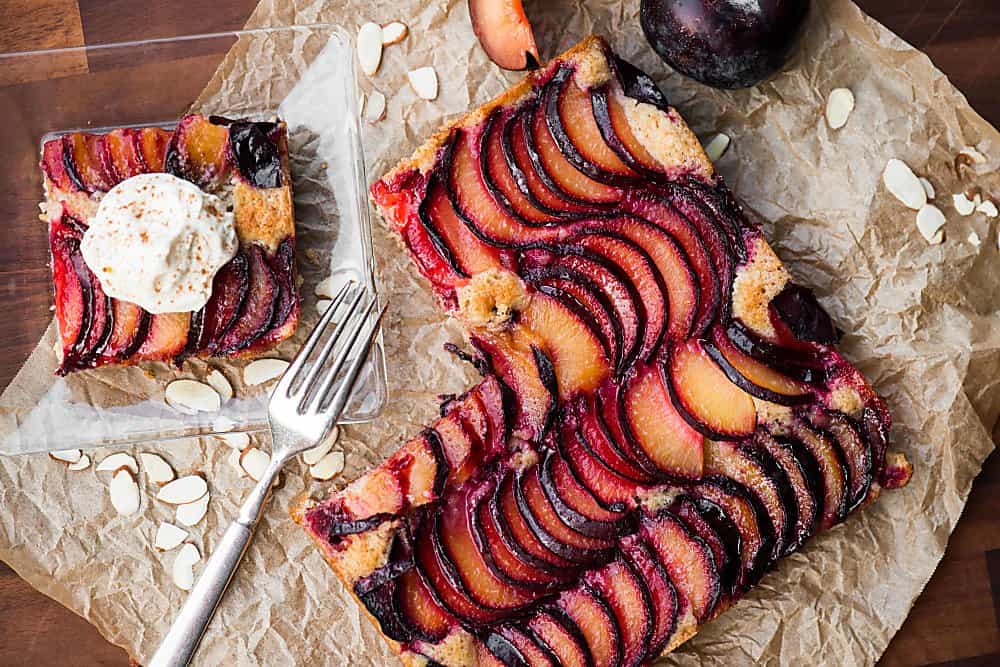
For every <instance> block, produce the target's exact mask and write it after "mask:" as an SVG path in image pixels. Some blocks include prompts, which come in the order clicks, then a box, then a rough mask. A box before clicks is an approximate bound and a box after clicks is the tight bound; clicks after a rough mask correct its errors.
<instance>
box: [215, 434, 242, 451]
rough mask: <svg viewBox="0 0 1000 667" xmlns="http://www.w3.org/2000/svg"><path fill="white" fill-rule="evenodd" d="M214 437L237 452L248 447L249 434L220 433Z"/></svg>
mask: <svg viewBox="0 0 1000 667" xmlns="http://www.w3.org/2000/svg"><path fill="white" fill-rule="evenodd" d="M215 437H217V438H218V439H219V440H221V441H222V442H224V443H226V444H227V445H229V446H230V447H232V448H233V449H235V450H236V451H238V452H242V451H243V450H244V449H246V448H247V447H248V446H249V445H250V434H248V433H220V434H219V435H217V436H215Z"/></svg>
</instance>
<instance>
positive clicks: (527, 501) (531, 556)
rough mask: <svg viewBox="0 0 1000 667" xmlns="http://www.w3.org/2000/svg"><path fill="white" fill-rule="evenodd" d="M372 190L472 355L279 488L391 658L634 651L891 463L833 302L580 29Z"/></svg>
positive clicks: (665, 641) (704, 617) (804, 534)
mask: <svg viewBox="0 0 1000 667" xmlns="http://www.w3.org/2000/svg"><path fill="white" fill-rule="evenodd" d="M371 192H372V196H373V199H374V200H375V203H376V205H377V206H378V208H379V210H380V212H381V213H382V214H383V216H384V217H385V218H386V219H387V220H388V222H389V223H390V225H391V227H392V228H393V229H395V230H396V231H397V232H398V235H399V237H400V239H401V240H402V245H403V247H405V249H406V250H407V251H408V252H409V253H410V255H411V257H412V258H413V260H414V263H415V265H416V269H417V271H418V272H419V273H420V274H421V275H423V276H424V277H425V278H427V280H428V281H429V282H430V285H431V288H432V289H433V291H434V293H435V295H436V296H437V298H438V303H439V305H440V306H441V307H442V309H443V310H444V311H445V312H446V313H447V314H449V315H453V316H454V317H455V319H456V321H457V322H458V323H459V324H460V325H461V326H462V327H463V328H464V329H465V330H466V332H467V334H468V338H469V342H470V344H471V347H472V348H473V352H472V353H470V354H466V353H464V352H458V355H459V356H461V357H464V358H466V359H468V360H471V361H472V362H473V363H474V364H475V366H476V367H477V368H478V369H479V370H480V371H481V372H482V373H483V374H484V379H483V380H482V382H481V383H480V384H479V385H477V386H476V387H474V388H473V389H472V390H470V391H469V392H468V393H466V394H463V395H460V396H457V397H454V398H452V399H450V400H448V401H447V402H446V403H445V404H444V407H443V409H442V414H441V417H440V418H439V419H438V420H437V421H435V422H433V423H432V424H431V426H430V427H429V428H427V429H425V430H424V431H423V433H422V434H421V435H419V436H418V437H416V438H414V439H412V440H410V441H408V442H407V443H405V444H404V445H403V446H402V448H401V449H399V450H398V451H397V452H396V453H395V454H393V455H392V456H390V457H389V458H388V459H386V460H385V461H384V462H383V463H382V464H380V465H379V466H378V467H376V468H375V469H374V470H372V471H371V472H369V473H367V474H366V475H363V476H362V477H360V478H359V479H358V480H356V481H354V482H352V483H351V484H350V485H348V486H347V487H346V488H345V489H344V490H343V491H339V492H337V491H334V492H333V493H332V494H331V495H330V497H329V498H328V499H326V500H325V501H322V502H319V503H314V502H313V501H306V502H305V504H304V505H303V507H302V508H300V509H299V510H297V515H296V516H297V519H298V520H300V521H301V522H302V523H304V524H305V526H306V527H307V530H308V531H309V532H310V534H311V535H312V536H313V538H314V539H315V540H316V541H317V543H318V544H319V545H320V547H321V548H322V549H324V553H325V555H326V556H327V558H328V560H330V562H331V563H332V564H333V566H334V567H335V569H337V571H338V573H339V574H341V576H342V578H343V579H344V580H345V581H346V582H347V583H348V584H354V583H356V582H357V581H358V580H359V579H361V580H363V576H359V575H365V574H366V573H370V572H371V571H377V572H383V571H384V572H385V573H387V574H385V575H384V576H383V577H382V578H383V579H385V580H386V581H388V580H391V581H392V582H393V583H392V584H391V586H392V587H393V590H392V591H389V590H388V589H386V590H385V592H382V589H378V590H379V591H380V593H379V595H380V596H382V597H379V598H378V599H379V600H382V599H383V598H384V599H386V600H390V599H391V596H396V597H395V598H394V599H397V600H398V602H396V603H393V604H395V607H393V606H392V604H388V603H385V604H381V606H379V607H378V609H389V610H391V613H386V612H382V613H380V614H379V613H374V612H373V614H374V615H375V616H376V620H377V622H379V623H380V625H381V629H382V631H383V634H385V635H386V636H387V637H389V638H390V639H394V640H396V641H397V642H400V643H399V644H398V645H396V644H394V647H395V648H397V649H398V650H399V652H400V653H401V654H402V655H403V656H405V657H407V658H415V657H417V656H420V659H421V660H424V659H426V660H429V661H431V664H449V665H452V664H454V665H477V664H478V665H498V666H499V665H502V666H505V667H509V666H518V667H521V666H531V667H534V666H536V665H537V666H543V667H559V666H562V665H581V666H586V667H599V666H602V665H614V666H616V667H630V666H636V665H642V664H649V663H650V662H651V661H652V660H654V659H655V657H656V656H657V655H659V654H661V653H662V652H663V651H666V650H673V648H675V647H676V646H678V645H679V644H680V643H682V642H683V641H686V640H687V639H688V638H689V637H691V636H692V635H693V634H694V633H695V632H697V630H698V628H699V627H700V626H701V625H702V624H704V623H706V622H709V621H710V620H711V619H712V618H714V617H715V616H717V615H718V614H720V613H722V612H723V611H725V609H727V608H728V607H729V606H731V605H732V604H733V603H734V602H735V601H736V600H737V599H738V598H739V597H740V596H741V595H742V594H744V593H745V592H746V591H747V590H748V589H749V588H751V587H752V586H754V585H755V584H756V583H757V582H758V581H759V580H760V579H761V577H762V576H763V575H764V574H765V573H766V572H767V571H768V570H769V569H770V568H771V567H772V566H773V565H774V563H775V562H776V561H777V560H778V559H779V558H781V557H783V556H785V555H788V554H790V553H792V552H793V551H795V550H797V549H800V548H808V547H807V541H808V539H809V538H810V537H812V536H813V535H815V534H817V533H819V532H821V531H823V530H826V529H827V528H830V527H831V526H833V525H834V524H836V523H838V522H840V521H843V520H845V518H847V516H848V515H849V514H850V513H851V512H853V511H855V510H856V509H858V508H860V507H862V506H864V505H865V504H867V503H869V502H871V501H872V500H873V499H874V498H876V497H877V496H878V494H879V492H880V491H881V489H882V488H887V487H888V486H895V485H897V484H898V483H899V482H900V481H902V480H905V479H907V478H908V476H909V474H910V472H911V469H910V468H908V466H907V464H906V463H905V459H903V460H900V461H897V460H896V457H895V455H892V456H890V455H887V454H886V452H885V450H886V447H887V438H888V429H889V426H890V418H889V413H888V410H887V408H886V405H885V404H884V402H883V401H882V400H881V399H880V398H879V397H878V396H877V395H876V394H875V392H874V390H873V389H872V388H871V387H870V386H869V385H868V384H867V383H866V382H865V381H864V379H863V378H862V377H861V376H860V374H859V373H858V372H857V371H856V370H855V369H854V368H853V367H852V366H851V365H850V364H849V363H848V362H847V361H846V360H845V359H844V358H843V357H842V356H841V355H840V354H839V353H838V352H837V350H836V349H835V348H834V347H833V344H834V342H835V338H836V335H835V334H836V327H835V326H834V324H833V322H832V321H831V320H830V319H829V317H828V316H826V314H825V313H823V311H822V309H821V308H820V306H819V303H818V302H817V301H816V299H815V297H813V296H812V295H811V293H809V292H808V291H807V290H804V289H803V288H800V287H798V286H796V285H794V283H792V282H791V279H790V276H789V274H788V273H787V272H786V271H785V270H784V268H783V267H781V265H780V261H779V260H778V259H777V257H776V256H774V255H773V252H771V250H770V248H769V246H767V243H766V242H765V240H764V239H763V236H762V234H761V231H760V229H759V228H758V227H756V226H755V225H753V224H752V223H751V222H750V221H748V220H747V219H746V217H745V215H744V213H743V211H742V209H741V208H740V206H739V204H738V203H737V202H736V200H735V199H734V197H733V196H732V194H731V193H730V192H729V191H728V190H727V189H726V186H725V184H724V183H723V182H722V180H721V178H719V176H718V175H717V174H716V173H715V171H714V168H713V167H712V165H711V163H710V162H709V161H708V158H707V157H706V156H705V154H704V152H703V151H702V149H701V147H700V144H699V143H698V141H697V138H696V137H695V136H694V135H693V134H692V133H691V131H690V130H689V129H688V127H687V126H686V125H685V124H684V122H683V120H682V119H681V117H680V115H679V114H678V113H677V112H676V110H674V109H673V108H671V107H670V105H669V103H668V102H667V100H666V98H665V97H664V96H663V95H662V93H661V92H660V91H659V90H658V89H657V88H656V85H655V84H654V83H653V81H652V80H651V79H650V78H649V77H648V76H646V75H645V74H643V73H642V72H641V71H639V70H637V69H636V68H634V67H633V66H631V65H629V64H628V63H626V62H624V61H622V60H620V59H619V58H617V57H616V56H614V55H613V54H612V53H611V52H610V50H609V49H608V47H607V45H606V44H605V43H604V42H603V41H602V40H600V39H599V38H593V39H589V40H587V41H585V42H584V43H582V44H581V45H579V46H577V47H575V48H574V49H572V50H571V51H569V52H568V53H567V54H564V55H563V56H560V57H558V58H556V59H555V60H554V61H553V62H552V63H550V64H548V65H546V66H543V67H541V68H540V69H538V70H537V71H535V72H533V73H531V74H529V75H528V77H527V78H526V79H525V81H524V82H523V83H521V84H519V85H517V86H515V87H514V88H512V89H511V90H510V91H509V92H508V93H507V94H505V95H503V96H501V97H499V98H497V99H496V100H493V101H491V102H489V103H487V104H486V105H484V106H483V107H482V108H480V109H479V110H477V111H475V112H473V113H470V114H468V115H466V116H464V117H462V118H460V119H459V120H457V121H455V122H453V123H451V124H450V125H449V126H447V127H446V128H445V129H443V130H442V131H441V132H439V133H437V134H436V135H435V136H434V138H432V139H431V140H429V141H428V142H427V143H426V144H425V145H424V146H423V147H422V148H421V149H420V150H419V151H418V152H417V153H415V154H414V156H413V158H411V159H409V160H405V161H403V162H402V163H400V164H399V165H398V166H397V167H396V168H394V169H393V170H392V171H390V172H389V173H388V174H386V175H385V176H384V177H383V178H382V179H380V180H378V181H377V182H376V183H375V184H374V185H373V186H372V188H371ZM452 349H453V350H456V349H457V348H452ZM887 460H888V461H892V464H891V465H889V464H887V463H886V461H887ZM331 526H333V527H334V528H335V529H331ZM399 535H403V536H404V537H403V539H402V541H403V543H404V544H412V545H413V546H412V555H413V556H412V559H411V561H412V567H408V566H407V564H406V563H407V561H406V559H405V558H403V559H402V561H401V564H399V565H398V566H395V567H393V564H394V560H393V558H394V557H392V556H391V555H389V551H391V549H388V547H392V545H394V544H395V543H396V542H394V541H395V540H399V539H400V538H399V537H398V536H399ZM410 535H412V539H410V538H409V537H407V536H410ZM375 556H377V557H375ZM361 564H363V566H362V565H361ZM380 567H381V568H387V569H384V570H380V569H379V568H380ZM397 572H400V573H399V574H398V576H395V575H396V573H397ZM380 581H381V580H380ZM371 599H373V598H372V596H371V595H370V594H369V595H368V597H362V602H363V603H364V604H366V605H369V608H371V607H372V606H373V605H371V603H370V600H371ZM397 608H398V611H395V609H397ZM405 624H409V625H408V626H407V627H409V630H408V632H409V635H407V636H405V637H404V634H405V633H401V632H400V629H399V628H400V627H401V626H403V625H405ZM399 637H404V638H403V639H400V638H399Z"/></svg>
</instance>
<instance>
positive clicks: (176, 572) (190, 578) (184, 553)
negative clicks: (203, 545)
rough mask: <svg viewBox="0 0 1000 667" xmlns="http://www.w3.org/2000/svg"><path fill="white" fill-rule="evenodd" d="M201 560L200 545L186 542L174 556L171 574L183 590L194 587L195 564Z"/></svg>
mask: <svg viewBox="0 0 1000 667" xmlns="http://www.w3.org/2000/svg"><path fill="white" fill-rule="evenodd" d="M200 560H201V554H200V553H198V547H196V546H195V545H193V544H191V543H190V542H186V543H185V544H184V546H182V547H181V550H180V551H178V552H177V556H176V557H175V558H174V564H173V567H172V568H171V575H172V577H173V580H174V585H175V586H177V588H179V589H181V590H182V591H189V590H191V589H192V588H194V566H195V565H196V564H197V563H198V561H200Z"/></svg>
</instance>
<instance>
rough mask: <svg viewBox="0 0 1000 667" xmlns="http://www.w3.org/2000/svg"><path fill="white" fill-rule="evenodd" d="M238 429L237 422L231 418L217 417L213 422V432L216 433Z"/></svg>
mask: <svg viewBox="0 0 1000 667" xmlns="http://www.w3.org/2000/svg"><path fill="white" fill-rule="evenodd" d="M234 428H236V422H234V421H233V420H232V419H230V418H229V417H216V418H215V421H214V422H212V430H213V431H215V432H216V433H225V432H227V431H232V430H233V429H234Z"/></svg>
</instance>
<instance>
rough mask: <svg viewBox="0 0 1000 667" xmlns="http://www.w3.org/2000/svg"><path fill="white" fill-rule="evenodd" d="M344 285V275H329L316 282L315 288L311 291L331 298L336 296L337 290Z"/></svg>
mask: <svg viewBox="0 0 1000 667" xmlns="http://www.w3.org/2000/svg"><path fill="white" fill-rule="evenodd" d="M343 286H344V277H343V276H339V275H329V276H327V277H326V278H323V280H321V281H319V282H318V283H316V288H315V289H314V290H313V292H314V293H315V294H316V296H322V297H326V298H327V299H332V298H333V297H335V296H337V292H339V291H340V290H341V288H342V287H343Z"/></svg>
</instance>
